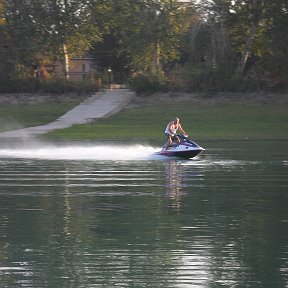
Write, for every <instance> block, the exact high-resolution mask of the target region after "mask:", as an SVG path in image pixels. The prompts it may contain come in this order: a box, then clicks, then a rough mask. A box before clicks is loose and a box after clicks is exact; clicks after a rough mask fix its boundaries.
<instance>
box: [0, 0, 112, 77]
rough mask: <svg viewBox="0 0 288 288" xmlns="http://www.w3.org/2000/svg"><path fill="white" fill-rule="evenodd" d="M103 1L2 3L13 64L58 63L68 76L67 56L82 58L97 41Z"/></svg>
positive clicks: (104, 6) (104, 7) (14, 0)
mask: <svg viewBox="0 0 288 288" xmlns="http://www.w3.org/2000/svg"><path fill="white" fill-rule="evenodd" d="M109 7H110V6H108V5H107V4H105V1H104V0H90V1H82V0H43V1H38V0H4V10H5V11H4V12H5V19H6V23H7V25H6V26H7V27H6V30H7V33H8V34H9V36H10V39H11V43H10V46H11V49H12V50H14V51H15V55H16V56H15V57H14V58H15V66H17V65H16V63H20V64H23V65H28V63H30V64H32V63H34V62H38V64H39V62H41V61H42V60H43V57H44V58H45V57H48V58H50V59H62V60H63V62H64V67H65V72H66V75H67V76H68V75H69V58H70V57H69V56H73V55H77V54H80V55H81V54H83V52H84V51H85V50H87V49H88V48H90V47H91V46H92V43H93V42H94V41H98V40H99V39H101V37H102V35H103V33H104V28H105V25H103V24H102V23H103V22H102V21H101V20H102V19H101V17H102V15H104V14H105V12H106V11H107V9H109Z"/></svg>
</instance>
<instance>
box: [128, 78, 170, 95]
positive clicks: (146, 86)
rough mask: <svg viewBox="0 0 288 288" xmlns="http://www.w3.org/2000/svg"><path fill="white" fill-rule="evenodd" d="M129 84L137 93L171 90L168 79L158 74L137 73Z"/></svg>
mask: <svg viewBox="0 0 288 288" xmlns="http://www.w3.org/2000/svg"><path fill="white" fill-rule="evenodd" d="M129 85H130V87H131V88H132V89H133V90H134V91H135V92H136V93H137V94H152V93H155V92H158V91H161V92H167V91H168V90H169V82H168V81H167V79H164V78H159V77H156V76H146V75H136V76H134V77H132V78H130V80H129Z"/></svg>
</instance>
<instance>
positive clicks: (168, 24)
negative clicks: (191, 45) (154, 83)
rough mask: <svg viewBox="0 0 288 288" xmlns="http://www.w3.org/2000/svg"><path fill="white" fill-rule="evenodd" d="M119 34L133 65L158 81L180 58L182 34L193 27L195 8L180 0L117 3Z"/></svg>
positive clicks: (115, 4) (123, 48)
mask: <svg viewBox="0 0 288 288" xmlns="http://www.w3.org/2000/svg"><path fill="white" fill-rule="evenodd" d="M113 7H114V11H116V13H117V15H118V20H117V22H116V25H117V26H118V29H117V32H116V33H117V34H118V38H119V39H120V41H121V44H122V45H121V47H122V51H123V52H125V53H127V54H128V55H130V57H131V61H132V66H133V67H134V69H136V70H141V71H142V72H143V73H148V74H149V75H154V76H156V77H157V78H158V77H160V76H161V74H162V73H163V65H164V64H165V63H166V62H167V61H169V60H173V59H176V58H177V57H178V55H179V54H178V49H179V44H180V39H181V35H182V33H183V32H184V31H186V30H187V29H188V28H189V25H190V20H191V13H192V9H191V5H188V4H187V3H186V4H184V3H180V2H179V1H176V0H136V1H135V0H133V1H132V0H126V1H123V0H122V1H120V0H118V1H115V3H114V5H113Z"/></svg>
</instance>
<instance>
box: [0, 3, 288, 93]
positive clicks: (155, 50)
mask: <svg viewBox="0 0 288 288" xmlns="http://www.w3.org/2000/svg"><path fill="white" fill-rule="evenodd" d="M287 11H288V4H287V1H286V0H278V1H277V3H276V4H275V3H274V2H273V1H270V0H269V1H268V0H256V1H250V0H241V1H240V0H233V1H210V0H209V1H206V0H205V1H177V0H169V1H168V0H161V1H160V0H149V1H148V0H113V1H112V0H111V1H110V0H105V1H104V0H90V1H82V0H71V1H54V0H53V1H52V0H47V1H31V0H22V1H11V0H6V1H1V2H0V39H1V45H0V92H24V91H26V92H39V91H40V92H41V91H42V92H43V91H44V92H59V93H63V92H65V91H67V90H68V91H70V89H76V90H77V89H78V90H79V89H80V88H81V89H80V90H81V91H83V90H84V91H86V92H87V91H91V89H92V90H93V89H94V90H97V89H98V88H99V85H100V84H101V83H103V81H102V80H103V79H100V78H101V77H102V78H103V75H106V78H107V75H108V76H109V81H115V82H117V81H125V82H128V83H129V85H130V86H131V87H132V88H133V89H134V90H136V91H137V92H139V93H152V92H155V91H190V92H191V91H193V92H195V91H209V92H215V91H240V92H243V91H259V90H265V91H280V90H282V91H283V90H285V89H287V87H288V78H287V75H288V62H287V61H288V60H287V46H288V34H287V32H286V28H287V26H288V17H287V16H288V12H287ZM87 55H89V59H93V69H94V70H93V71H94V76H93V77H90V78H88V79H85V80H82V81H84V82H85V83H82V84H80V82H81V81H80V82H78V85H77V84H76V85H72V84H71V79H69V71H70V70H69V69H70V68H71V59H73V58H74V59H75V58H77V59H82V58H83V59H84V58H85V57H86V56H87ZM57 65H62V67H63V71H62V73H60V74H59V73H58V74H57V73H54V72H55V67H56V66H57ZM83 69H84V68H83ZM85 69H86V68H85ZM107 73H108V74H107ZM109 73H110V74H109ZM112 73H113V75H112ZM117 75H118V76H119V75H121V77H117ZM123 75H124V76H123ZM112 76H113V77H112ZM59 78H60V79H62V80H63V79H65V80H68V81H67V82H65V81H62V82H59ZM86 78H87V77H86ZM124 79H125V80H124ZM127 79H128V80H127ZM69 82H70V83H69ZM55 83H56V84H55ZM59 83H60V84H61V85H60V84H59Z"/></svg>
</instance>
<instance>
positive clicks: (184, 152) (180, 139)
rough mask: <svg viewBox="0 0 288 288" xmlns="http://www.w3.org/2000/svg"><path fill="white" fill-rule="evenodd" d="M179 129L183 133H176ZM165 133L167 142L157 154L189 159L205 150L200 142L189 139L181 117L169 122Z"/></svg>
mask: <svg viewBox="0 0 288 288" xmlns="http://www.w3.org/2000/svg"><path fill="white" fill-rule="evenodd" d="M178 130H179V131H180V133H181V134H179V135H177V134H176V133H177V131H178ZM165 135H166V138H167V143H166V145H164V146H163V147H162V150H161V151H159V152H157V153H156V154H157V155H162V156H170V157H180V158H186V159H188V158H193V157H195V156H196V155H198V154H199V153H201V152H202V151H203V150H204V149H203V148H202V147H200V146H199V145H198V144H196V143H195V142H193V141H192V140H190V139H189V136H188V135H187V133H186V132H185V131H184V130H183V128H182V126H181V124H180V121H179V118H177V117H176V118H175V119H174V120H173V121H171V122H169V123H168V125H167V127H166V130H165Z"/></svg>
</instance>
